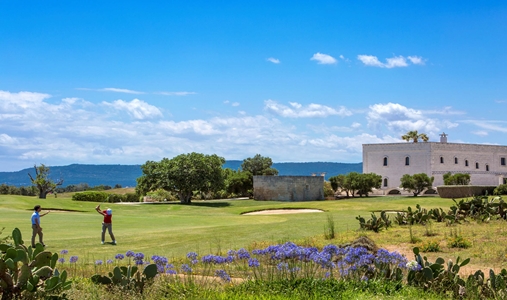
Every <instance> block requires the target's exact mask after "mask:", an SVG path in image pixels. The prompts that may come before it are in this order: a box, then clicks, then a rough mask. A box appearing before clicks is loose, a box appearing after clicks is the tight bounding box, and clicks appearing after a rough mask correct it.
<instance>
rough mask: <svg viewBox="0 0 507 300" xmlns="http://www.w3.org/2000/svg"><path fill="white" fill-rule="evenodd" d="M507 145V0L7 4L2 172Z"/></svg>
mask: <svg viewBox="0 0 507 300" xmlns="http://www.w3.org/2000/svg"><path fill="white" fill-rule="evenodd" d="M410 130H418V132H419V133H426V134H427V135H428V136H429V138H430V141H433V142H437V141H439V134H440V133H442V132H445V133H446V134H448V141H449V142H451V143H474V144H494V145H507V2H506V1H488V0H485V1H467V0H462V1H446V0H440V1H431V0H428V1H389V0H383V1H248V0H246V1H226V0H223V1H220V0H217V1H191V0H189V1H129V0H124V1H50V0H47V1H14V0H0V171H4V172H6V171H18V170H21V169H24V168H29V167H33V166H34V165H36V164H37V165H39V164H45V165H47V166H64V165H69V164H74V163H78V164H143V163H145V162H146V161H159V160H161V159H162V158H164V157H167V158H172V157H174V156H177V155H179V154H185V153H190V152H198V153H204V154H217V155H219V156H222V157H224V158H225V159H226V160H243V159H245V158H248V157H253V156H254V155H256V154H261V155H262V156H267V157H270V158H271V159H272V160H273V162H317V161H321V162H322V161H327V162H343V163H358V162H361V161H362V144H366V143H368V144H369V143H397V142H403V141H402V140H401V136H402V135H403V134H405V133H406V132H408V131H410Z"/></svg>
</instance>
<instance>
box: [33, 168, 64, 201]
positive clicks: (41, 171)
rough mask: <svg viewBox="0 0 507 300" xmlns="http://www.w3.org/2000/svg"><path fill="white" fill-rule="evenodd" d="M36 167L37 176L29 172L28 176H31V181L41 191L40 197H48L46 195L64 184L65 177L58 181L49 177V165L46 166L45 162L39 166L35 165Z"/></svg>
mask: <svg viewBox="0 0 507 300" xmlns="http://www.w3.org/2000/svg"><path fill="white" fill-rule="evenodd" d="M33 167H34V169H35V178H34V177H33V176H32V174H30V173H28V177H30V181H32V184H33V185H34V186H35V187H36V188H37V190H38V192H39V198H40V199H46V195H47V194H49V193H51V192H53V191H54V190H55V188H56V187H57V186H60V185H62V184H63V179H60V180H58V181H57V182H55V181H53V180H52V179H50V178H49V167H46V166H45V165H44V164H41V165H40V166H38V167H37V165H34V166H33Z"/></svg>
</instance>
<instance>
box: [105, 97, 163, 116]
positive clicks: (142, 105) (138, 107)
mask: <svg viewBox="0 0 507 300" xmlns="http://www.w3.org/2000/svg"><path fill="white" fill-rule="evenodd" d="M102 104H104V105H106V106H110V107H113V108H114V109H116V110H124V111H127V112H128V114H129V115H131V116H132V117H134V118H135V119H138V120H144V119H151V118H156V117H162V112H161V111H160V110H159V109H158V108H157V107H155V106H153V105H150V104H148V103H146V102H144V101H142V100H139V99H134V100H132V101H130V102H125V101H123V100H116V101H114V102H113V103H109V102H102Z"/></svg>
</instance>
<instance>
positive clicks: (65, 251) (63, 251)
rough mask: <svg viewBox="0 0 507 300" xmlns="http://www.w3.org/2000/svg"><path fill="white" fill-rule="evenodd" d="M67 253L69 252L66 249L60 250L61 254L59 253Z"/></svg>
mask: <svg viewBox="0 0 507 300" xmlns="http://www.w3.org/2000/svg"><path fill="white" fill-rule="evenodd" d="M68 253H69V251H68V250H62V251H60V254H61V255H65V254H68Z"/></svg>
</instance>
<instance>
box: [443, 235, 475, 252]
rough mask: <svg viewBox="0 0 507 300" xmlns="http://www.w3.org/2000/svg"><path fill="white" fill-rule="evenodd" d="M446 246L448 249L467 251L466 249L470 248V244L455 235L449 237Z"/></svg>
mask: <svg viewBox="0 0 507 300" xmlns="http://www.w3.org/2000/svg"><path fill="white" fill-rule="evenodd" d="M447 246H449V247H450V248H462V249H468V248H470V247H472V242H470V241H469V240H467V239H465V238H464V237H463V236H461V235H457V236H453V237H450V238H449V239H448V240H447Z"/></svg>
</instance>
